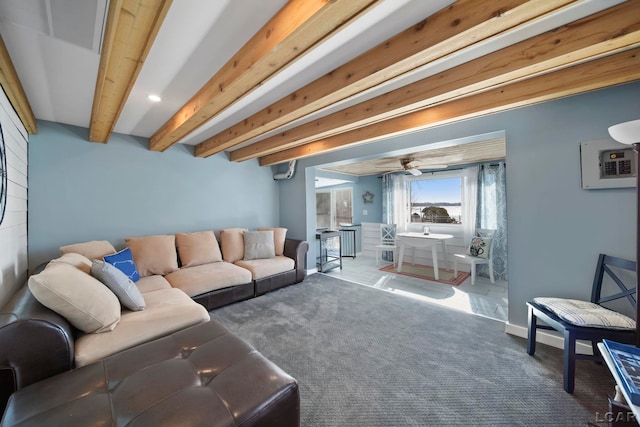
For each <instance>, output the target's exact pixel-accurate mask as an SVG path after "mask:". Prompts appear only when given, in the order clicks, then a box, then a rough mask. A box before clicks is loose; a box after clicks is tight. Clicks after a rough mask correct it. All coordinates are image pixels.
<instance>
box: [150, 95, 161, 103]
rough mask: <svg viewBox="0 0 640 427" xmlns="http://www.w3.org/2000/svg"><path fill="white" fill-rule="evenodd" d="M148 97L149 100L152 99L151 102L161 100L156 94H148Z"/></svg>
mask: <svg viewBox="0 0 640 427" xmlns="http://www.w3.org/2000/svg"><path fill="white" fill-rule="evenodd" d="M148 98H149V101H152V102H160V101H162V98H160V97H159V96H158V95H149V96H148Z"/></svg>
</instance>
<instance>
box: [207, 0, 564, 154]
mask: <svg viewBox="0 0 640 427" xmlns="http://www.w3.org/2000/svg"><path fill="white" fill-rule="evenodd" d="M570 3H574V1H571V0H553V1H551V0H550V1H524V0H459V1H457V2H455V3H453V4H452V5H450V6H448V7H446V8H444V9H442V10H441V11H439V12H438V13H436V14H434V15H432V16H430V17H428V18H427V19H425V20H424V21H422V22H420V23H418V24H417V25H415V26H413V27H411V28H409V29H407V30H405V31H403V32H402V33H400V34H398V35H396V36H395V37H393V38H391V39H389V40H387V41H386V42H384V43H381V44H380V45H378V46H377V47H375V48H373V49H371V50H369V51H368V52H366V53H364V54H362V55H360V56H359V57H357V58H356V59H354V60H352V61H350V62H348V63H347V64H345V65H343V66H341V67H339V68H337V69H335V70H334V71H332V72H331V73H329V74H327V75H325V76H323V77H321V78H319V79H317V80H315V81H314V82H312V83H311V84H309V85H307V86H305V87H304V88H302V89H300V90H298V91H296V92H294V93H293V94H291V95H289V96H287V97H285V98H283V99H281V100H280V101H278V102H276V103H274V104H272V105H271V106H269V107H267V108H265V109H263V110H262V111H260V112H258V113H256V114H254V115H253V116H251V117H250V118H248V119H246V120H244V121H243V122H240V123H238V124H236V125H234V126H232V127H230V128H229V129H227V130H225V131H223V132H221V133H219V134H218V135H215V136H213V137H212V138H209V139H207V140H206V141H203V142H202V143H200V144H198V145H197V146H196V149H195V153H196V156H198V157H207V156H210V155H212V154H215V153H217V152H220V151H223V150H227V149H229V148H232V147H234V146H235V145H238V144H240V143H242V142H245V141H247V140H249V139H251V138H253V137H256V136H258V135H261V134H264V133H266V132H268V131H270V130H273V129H276V128H277V127H280V126H283V125H285V124H287V123H290V122H292V121H294V120H296V119H299V118H301V117H304V116H306V115H308V114H310V113H313V112H315V111H317V110H320V109H322V108H324V107H327V106H329V105H332V104H334V103H336V102H339V101H342V100H344V99H346V98H348V97H350V96H353V95H355V94H358V93H360V92H362V91H364V90H366V89H369V88H372V87H375V86H377V85H379V84H382V83H384V82H386V81H388V80H391V79H393V78H395V77H398V76H400V75H402V74H405V73H407V72H409V71H412V70H414V69H416V68H418V67H420V66H423V65H425V64H427V63H429V62H432V61H434V60H437V59H440V58H443V57H445V56H447V55H449V54H451V53H454V52H456V51H458V50H460V49H463V48H466V47H468V46H470V45H473V44H475V43H477V42H480V41H482V40H485V39H487V38H489V37H492V36H495V35H496V34H499V33H501V32H503V31H507V30H509V29H511V28H514V27H516V26H518V25H521V24H522V23H525V22H528V21H531V20H533V19H536V18H539V17H540V16H543V15H545V14H547V13H550V12H552V11H554V10H557V9H559V8H562V7H565V6H567V5H568V4H570Z"/></svg>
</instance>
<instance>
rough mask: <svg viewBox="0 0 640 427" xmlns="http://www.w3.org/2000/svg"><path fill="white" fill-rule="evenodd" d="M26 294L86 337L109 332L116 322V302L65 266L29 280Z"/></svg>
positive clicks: (95, 283)
mask: <svg viewBox="0 0 640 427" xmlns="http://www.w3.org/2000/svg"><path fill="white" fill-rule="evenodd" d="M28 286H29V290H30V291H31V293H32V294H33V296H34V297H35V298H36V299H37V300H38V301H39V302H40V303H41V304H42V305H44V306H45V307H48V308H50V309H51V310H53V311H55V312H56V313H58V314H60V315H61V316H63V317H65V318H66V319H67V320H68V321H69V322H70V323H71V324H72V325H73V326H75V327H76V328H78V329H80V330H81V331H83V332H87V333H99V332H107V331H112V330H113V329H114V328H115V327H116V325H117V324H118V322H119V321H120V302H119V301H118V298H117V297H116V296H115V295H114V293H113V292H111V291H110V290H109V289H108V288H107V287H106V286H105V285H103V284H102V283H100V281H99V280H98V279H95V278H93V277H91V276H90V275H88V274H86V273H83V272H82V271H80V270H78V269H77V268H76V267H74V266H72V265H69V264H66V263H56V264H54V265H52V266H51V267H49V268H46V269H44V270H43V271H42V273H40V274H34V275H33V276H31V277H30V278H29V282H28Z"/></svg>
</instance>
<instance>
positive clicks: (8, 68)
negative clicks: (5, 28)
mask: <svg viewBox="0 0 640 427" xmlns="http://www.w3.org/2000/svg"><path fill="white" fill-rule="evenodd" d="M0 85H2V87H3V88H4V91H5V92H6V94H7V97H8V98H9V101H11V105H13V108H15V109H16V113H18V117H20V121H22V124H23V125H24V127H25V128H26V129H27V132H29V133H30V134H35V133H38V127H37V125H36V117H35V116H34V115H33V111H32V110H31V105H29V100H28V99H27V94H26V93H25V91H24V88H23V87H22V83H21V82H20V78H19V77H18V73H17V72H16V69H15V67H14V66H13V62H12V61H11V57H10V56H9V51H8V50H7V46H5V44H4V40H2V37H1V36H0Z"/></svg>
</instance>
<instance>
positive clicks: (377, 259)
mask: <svg viewBox="0 0 640 427" xmlns="http://www.w3.org/2000/svg"><path fill="white" fill-rule="evenodd" d="M379 265H380V251H379V250H378V249H376V267H377V266H379Z"/></svg>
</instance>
